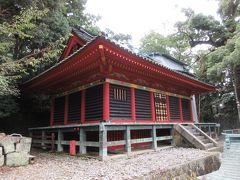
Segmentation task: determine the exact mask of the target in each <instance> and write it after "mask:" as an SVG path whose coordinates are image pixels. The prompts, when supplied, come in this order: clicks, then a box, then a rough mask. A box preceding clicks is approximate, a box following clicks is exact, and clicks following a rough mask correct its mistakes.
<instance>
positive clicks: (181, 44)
mask: <svg viewBox="0 0 240 180" xmlns="http://www.w3.org/2000/svg"><path fill="white" fill-rule="evenodd" d="M140 42H141V43H140V52H141V53H152V52H159V53H163V54H169V55H171V56H173V57H175V58H176V59H178V60H180V61H185V62H190V60H191V58H190V57H191V56H190V54H191V49H190V47H189V45H188V42H187V40H186V37H185V35H184V34H182V33H179V32H175V33H173V34H170V35H168V36H163V35H161V34H160V33H158V32H155V31H150V32H149V33H147V34H146V35H145V36H144V37H143V38H142V39H141V41H140Z"/></svg>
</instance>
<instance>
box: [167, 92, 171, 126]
mask: <svg viewBox="0 0 240 180" xmlns="http://www.w3.org/2000/svg"><path fill="white" fill-rule="evenodd" d="M167 119H168V121H169V122H170V108H169V96H167Z"/></svg>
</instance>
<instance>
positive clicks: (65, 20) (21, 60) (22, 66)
mask: <svg viewBox="0 0 240 180" xmlns="http://www.w3.org/2000/svg"><path fill="white" fill-rule="evenodd" d="M85 3H86V1H85V0H71V1H70V0H45V1H37V0H33V1H28V0H21V1H15V0H9V1H3V2H2V1H1V8H0V87H1V92H0V93H1V94H0V118H3V117H6V116H9V115H11V114H12V113H13V112H15V113H16V112H17V110H18V109H19V108H18V97H19V96H20V93H19V88H18V85H19V84H21V83H22V82H23V81H24V80H26V79H27V78H31V77H33V76H34V75H36V74H37V73H39V72H40V71H43V70H45V69H46V68H49V67H50V66H52V65H53V64H55V63H56V62H57V61H58V57H59V56H60V54H61V52H62V50H63V48H64V44H65V43H66V40H67V38H68V37H69V35H70V32H71V27H72V26H76V25H79V26H83V27H85V28H86V29H96V28H95V26H94V23H95V22H96V21H97V20H98V19H99V17H95V16H93V15H89V14H85V13H84V12H83V11H84V9H85V7H84V5H85Z"/></svg>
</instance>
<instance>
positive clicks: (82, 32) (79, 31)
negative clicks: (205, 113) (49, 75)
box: [24, 28, 213, 87]
mask: <svg viewBox="0 0 240 180" xmlns="http://www.w3.org/2000/svg"><path fill="white" fill-rule="evenodd" d="M73 31H74V32H76V33H77V35H79V37H84V38H86V39H88V41H87V43H86V44H85V45H84V46H83V47H81V48H80V49H78V50H77V51H75V52H74V53H73V54H71V55H70V56H68V57H66V58H65V59H63V60H62V61H60V62H59V63H57V64H55V65H54V66H52V67H51V68H49V69H47V70H46V71H44V72H42V73H40V74H38V75H37V76H35V77H33V78H32V79H30V80H28V81H26V82H25V83H24V84H26V83H28V82H30V81H32V80H34V79H36V78H38V77H39V76H41V75H43V74H45V73H46V72H48V71H50V70H51V69H54V68H56V67H57V66H59V65H60V64H63V63H65V62H67V61H69V60H70V59H71V57H73V56H75V55H77V54H78V53H79V52H81V51H82V50H83V49H85V48H86V47H88V46H89V45H90V44H91V43H93V42H95V41H96V40H97V39H100V38H102V39H104V40H106V41H108V42H109V43H112V44H114V45H116V46H118V47H119V48H121V49H123V50H125V51H127V52H128V53H131V54H133V55H135V56H137V57H139V58H141V59H143V60H146V61H148V62H150V63H152V64H155V65H158V66H160V67H162V68H164V69H167V70H169V71H172V72H175V73H177V74H179V75H182V76H185V77H187V78H189V79H192V80H195V81H198V82H200V83H203V84H205V85H208V86H212V85H211V84H208V83H205V82H203V81H200V80H198V79H196V78H194V77H193V76H190V75H188V74H186V73H183V72H179V71H176V70H173V69H170V68H168V67H166V66H164V65H162V64H160V63H158V62H156V61H155V60H153V59H151V58H149V57H146V56H145V55H140V54H139V53H136V52H134V51H132V50H130V49H128V48H126V47H123V46H122V45H120V44H118V43H117V42H116V41H114V40H111V39H109V38H107V37H106V36H104V35H103V34H102V33H101V34H100V35H98V36H93V35H91V34H90V33H88V32H87V31H86V30H84V29H83V28H81V29H79V28H78V29H76V28H75V29H73ZM174 59H175V58H174ZM177 61H178V60H177ZM212 87H213V86H212Z"/></svg>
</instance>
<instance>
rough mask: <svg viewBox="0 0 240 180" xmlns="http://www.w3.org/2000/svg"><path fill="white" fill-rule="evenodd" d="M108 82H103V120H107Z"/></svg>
mask: <svg viewBox="0 0 240 180" xmlns="http://www.w3.org/2000/svg"><path fill="white" fill-rule="evenodd" d="M109 104H110V103H109V82H104V84H103V121H109Z"/></svg>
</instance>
